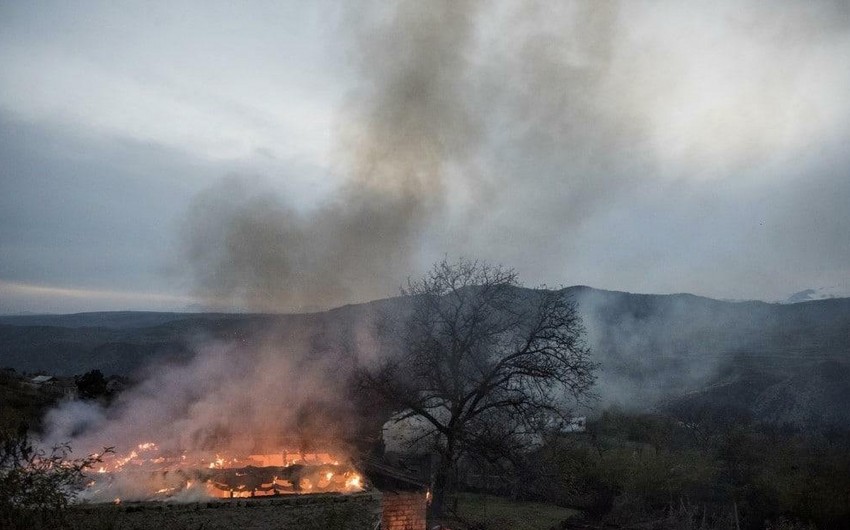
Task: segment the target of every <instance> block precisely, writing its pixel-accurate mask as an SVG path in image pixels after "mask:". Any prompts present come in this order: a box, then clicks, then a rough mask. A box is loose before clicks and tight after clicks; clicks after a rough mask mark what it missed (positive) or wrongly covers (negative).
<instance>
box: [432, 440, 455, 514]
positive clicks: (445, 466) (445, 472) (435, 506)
mask: <svg viewBox="0 0 850 530" xmlns="http://www.w3.org/2000/svg"><path fill="white" fill-rule="evenodd" d="M453 466H454V439H453V437H449V438H448V440H446V448H445V450H444V451H441V452H440V461H439V462H438V463H437V470H436V472H435V473H434V485H433V490H432V491H431V513H432V515H433V516H434V517H442V516H443V515H445V510H446V495H447V493H448V489H449V488H448V486H449V477H450V476H451V472H452V468H453Z"/></svg>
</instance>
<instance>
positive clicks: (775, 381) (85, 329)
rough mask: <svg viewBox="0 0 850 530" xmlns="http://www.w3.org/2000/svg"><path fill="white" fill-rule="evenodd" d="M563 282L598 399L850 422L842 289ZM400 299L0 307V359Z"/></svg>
mask: <svg viewBox="0 0 850 530" xmlns="http://www.w3.org/2000/svg"><path fill="white" fill-rule="evenodd" d="M565 292H566V293H567V294H568V295H570V296H572V297H573V298H574V299H575V300H576V302H577V303H578V305H579V308H580V311H581V313H582V315H583V318H584V321H585V325H586V327H587V330H588V342H589V344H590V346H591V348H592V351H593V354H594V356H595V358H596V360H597V361H599V362H600V363H601V369H600V372H599V384H598V386H597V393H598V394H599V397H600V401H601V404H602V405H603V406H605V405H610V404H618V405H620V406H622V407H625V408H631V409H638V410H650V409H653V408H656V407H659V406H662V407H668V406H671V404H673V403H675V405H676V406H677V407H701V406H705V405H706V404H715V405H720V404H722V405H723V406H727V407H734V408H737V409H740V410H742V411H745V412H747V413H750V414H754V415H756V416H757V417H760V418H763V419H766V420H769V421H773V422H778V423H783V422H793V423H804V422H809V421H822V422H825V423H829V424H834V423H838V424H841V425H848V426H850V415H847V414H842V413H837V412H834V410H843V404H844V403H846V401H847V397H848V396H850V375H848V374H850V370H849V369H848V366H850V364H848V363H850V299H828V300H818V301H811V302H804V303H797V304H789V305H783V304H768V303H763V302H723V301H718V300H712V299H708V298H702V297H698V296H693V295H688V294H677V295H643V294H630V293H622V292H612V291H602V290H597V289H592V288H589V287H570V288H567V289H565ZM529 294H531V292H530V291H529ZM403 304H404V300H402V299H388V300H380V301H376V302H371V303H368V304H358V305H350V306H345V307H341V308H338V309H334V310H331V311H325V312H321V313H311V314H297V315H263V314H187V313H140V312H119V313H83V314H75V315H49V316H17V317H0V367H11V368H14V369H16V370H18V371H27V372H35V371H45V372H48V373H54V374H58V375H72V374H79V373H82V372H85V371H88V370H91V369H100V370H102V371H103V372H104V373H106V374H107V375H109V374H124V375H126V374H133V373H135V372H137V371H139V370H141V369H143V368H144V367H146V366H149V365H151V364H152V363H159V362H162V361H166V360H181V359H186V358H188V357H190V356H191V355H193V352H194V351H196V349H197V348H196V346H197V345H198V344H200V343H202V342H203V341H205V340H210V339H215V340H223V341H239V342H240V343H245V344H251V343H252V342H254V341H257V340H259V339H260V338H268V337H269V336H272V337H274V340H275V341H277V343H279V344H282V345H286V344H295V343H297V344H298V345H299V347H307V348H310V349H312V350H315V351H316V352H317V353H320V352H321V351H322V350H323V349H326V348H334V347H338V346H339V345H340V344H344V343H345V344H352V343H353V342H356V340H358V339H357V337H361V338H362V336H363V335H369V336H371V330H372V329H373V327H374V325H375V323H376V322H378V321H379V320H380V318H381V317H382V316H392V315H397V314H399V313H401V312H403V310H404V308H403ZM362 347H363V346H361V348H362ZM367 347H368V346H367Z"/></svg>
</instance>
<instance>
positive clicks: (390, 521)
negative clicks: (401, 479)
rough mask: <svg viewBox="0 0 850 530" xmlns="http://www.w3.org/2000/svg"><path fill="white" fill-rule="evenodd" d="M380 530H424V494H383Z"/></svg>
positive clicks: (425, 506) (404, 492)
mask: <svg viewBox="0 0 850 530" xmlns="http://www.w3.org/2000/svg"><path fill="white" fill-rule="evenodd" d="M383 495H384V499H383V516H382V524H381V530H425V525H426V523H425V517H426V509H427V504H426V500H425V493H424V492H421V491H419V492H409V491H402V492H398V493H393V492H384V494H383Z"/></svg>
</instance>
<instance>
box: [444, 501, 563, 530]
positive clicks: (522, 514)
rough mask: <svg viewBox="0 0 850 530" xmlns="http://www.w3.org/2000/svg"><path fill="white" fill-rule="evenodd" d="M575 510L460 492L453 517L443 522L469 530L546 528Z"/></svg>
mask: <svg viewBox="0 0 850 530" xmlns="http://www.w3.org/2000/svg"><path fill="white" fill-rule="evenodd" d="M577 513H578V512H577V511H575V510H570V509H569V508H561V507H560V506H554V505H552V504H544V503H540V502H524V501H513V500H510V499H505V498H503V497H495V496H492V495H477V494H472V493H463V494H460V495H458V499H457V518H455V519H451V520H446V521H445V523H446V524H447V525H449V526H450V527H451V528H464V527H465V528H469V529H471V530H472V529H475V530H549V529H550V528H553V527H556V526H558V525H559V524H560V523H561V521H563V520H565V519H567V518H569V517H572V516H573V515H575V514H577Z"/></svg>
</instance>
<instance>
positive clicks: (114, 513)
mask: <svg viewBox="0 0 850 530" xmlns="http://www.w3.org/2000/svg"><path fill="white" fill-rule="evenodd" d="M390 495H392V494H390ZM69 512H70V513H69V522H70V523H71V526H72V527H76V528H87V529H99V528H110V529H114V530H154V529H155V530H166V529H168V530H171V529H175V530H198V529H200V528H203V529H204V530H218V529H222V530H223V529H231V528H240V529H249V530H267V529H282V530H286V529H292V530H295V529H297V530H374V529H375V528H377V525H378V520H379V518H380V517H381V493H379V492H377V491H373V492H367V493H355V494H351V495H341V494H328V495H291V496H284V497H275V498H272V499H227V500H215V501H208V502H197V503H180V504H178V503H166V502H144V503H127V504H116V505H110V504H98V505H94V504H93V505H79V506H75V507H73V508H72V509H71V510H69ZM404 528H407V527H404ZM410 528H413V527H410ZM416 528H417V530H420V528H421V529H424V528H425V526H424V524H423V525H422V526H421V527H416ZM393 530H395V527H393Z"/></svg>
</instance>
